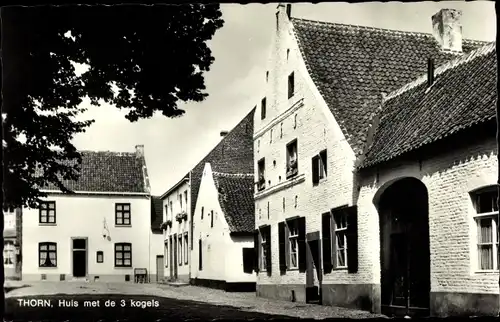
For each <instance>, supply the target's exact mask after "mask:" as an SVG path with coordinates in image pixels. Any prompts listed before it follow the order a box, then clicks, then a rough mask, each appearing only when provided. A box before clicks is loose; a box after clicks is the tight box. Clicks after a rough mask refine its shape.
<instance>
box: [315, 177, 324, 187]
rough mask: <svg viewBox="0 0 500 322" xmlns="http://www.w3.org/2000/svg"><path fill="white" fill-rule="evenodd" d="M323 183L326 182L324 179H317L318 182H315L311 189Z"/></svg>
mask: <svg viewBox="0 0 500 322" xmlns="http://www.w3.org/2000/svg"><path fill="white" fill-rule="evenodd" d="M324 182H326V177H325V178H322V179H319V181H318V182H316V183H313V187H317V186H319V185H321V184H323V183H324Z"/></svg>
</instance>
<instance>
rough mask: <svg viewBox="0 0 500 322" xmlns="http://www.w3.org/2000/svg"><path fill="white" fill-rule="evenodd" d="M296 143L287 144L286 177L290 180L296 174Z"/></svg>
mask: <svg viewBox="0 0 500 322" xmlns="http://www.w3.org/2000/svg"><path fill="white" fill-rule="evenodd" d="M297 159H298V157H297V141H293V142H292V143H289V144H288V146H287V167H286V176H287V178H290V177H292V176H295V175H296V174H297V173H298V166H297V163H298V160H297Z"/></svg>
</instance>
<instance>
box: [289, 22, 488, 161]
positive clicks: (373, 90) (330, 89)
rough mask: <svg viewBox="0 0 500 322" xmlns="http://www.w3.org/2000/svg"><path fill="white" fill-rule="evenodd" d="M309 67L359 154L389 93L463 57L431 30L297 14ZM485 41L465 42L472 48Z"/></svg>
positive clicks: (297, 29) (296, 24)
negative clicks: (443, 46)
mask: <svg viewBox="0 0 500 322" xmlns="http://www.w3.org/2000/svg"><path fill="white" fill-rule="evenodd" d="M291 21H292V24H293V27H294V28H293V29H294V33H295V35H296V38H297V40H298V44H299V48H300V50H301V53H302V57H303V58H304V61H305V63H306V67H307V69H308V71H309V74H310V75H311V78H312V79H313V81H314V83H315V84H316V86H317V88H318V90H319V92H320V93H321V95H322V96H323V98H324V99H325V101H326V103H327V105H328V107H329V108H330V110H331V111H332V113H333V115H334V117H335V119H336V120H337V122H338V123H339V125H340V127H341V129H342V132H343V133H344V135H345V136H346V138H347V140H348V142H349V143H350V145H351V147H352V148H353V149H354V151H355V152H356V153H357V154H359V153H361V152H362V150H363V146H364V144H365V140H366V130H367V124H368V122H369V120H370V119H371V117H372V116H373V114H374V113H375V110H376V108H377V107H378V106H379V105H380V94H381V93H389V92H392V91H394V90H396V89H397V88H399V87H401V86H403V85H404V84H406V83H408V82H410V81H412V80H413V79H415V78H417V77H418V76H419V75H420V74H423V73H425V71H426V70H427V59H428V58H434V59H435V64H436V66H439V65H441V64H442V63H444V62H446V61H448V60H450V59H453V58H455V57H457V54H456V53H444V52H442V51H441V50H440V47H439V45H438V43H437V41H436V40H435V39H434V37H433V35H431V34H424V33H411V32H402V31H394V30H387V29H377V28H370V27H362V26H352V25H343V24H335V23H326V22H319V21H310V20H304V19H297V18H291ZM481 45H484V42H477V41H471V40H464V41H463V46H462V47H463V51H464V52H469V51H471V50H473V49H476V48H478V47H479V46H481Z"/></svg>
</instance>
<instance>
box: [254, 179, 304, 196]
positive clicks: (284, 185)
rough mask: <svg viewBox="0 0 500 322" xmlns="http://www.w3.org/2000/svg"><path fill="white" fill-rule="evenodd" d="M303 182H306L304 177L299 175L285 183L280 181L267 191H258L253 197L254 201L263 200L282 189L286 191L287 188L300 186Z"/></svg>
mask: <svg viewBox="0 0 500 322" xmlns="http://www.w3.org/2000/svg"><path fill="white" fill-rule="evenodd" d="M305 180H306V177H305V175H304V174H299V175H297V176H295V177H293V178H290V179H287V180H285V181H282V182H280V183H278V184H276V185H275V186H272V187H269V188H268V189H267V190H264V191H258V192H257V193H256V194H255V195H254V198H255V199H261V198H264V197H265V196H268V195H270V194H272V193H275V192H278V191H281V190H283V189H286V188H288V187H291V186H294V185H297V184H300V183H302V182H304V181H305Z"/></svg>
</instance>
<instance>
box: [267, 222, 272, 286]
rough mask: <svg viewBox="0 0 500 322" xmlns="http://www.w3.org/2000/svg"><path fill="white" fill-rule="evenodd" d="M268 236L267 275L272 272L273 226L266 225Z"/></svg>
mask: <svg viewBox="0 0 500 322" xmlns="http://www.w3.org/2000/svg"><path fill="white" fill-rule="evenodd" d="M266 237H267V242H266V247H267V253H266V256H267V258H266V264H267V267H266V271H267V275H269V276H271V274H272V267H273V265H272V263H271V257H272V256H271V226H267V227H266Z"/></svg>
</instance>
